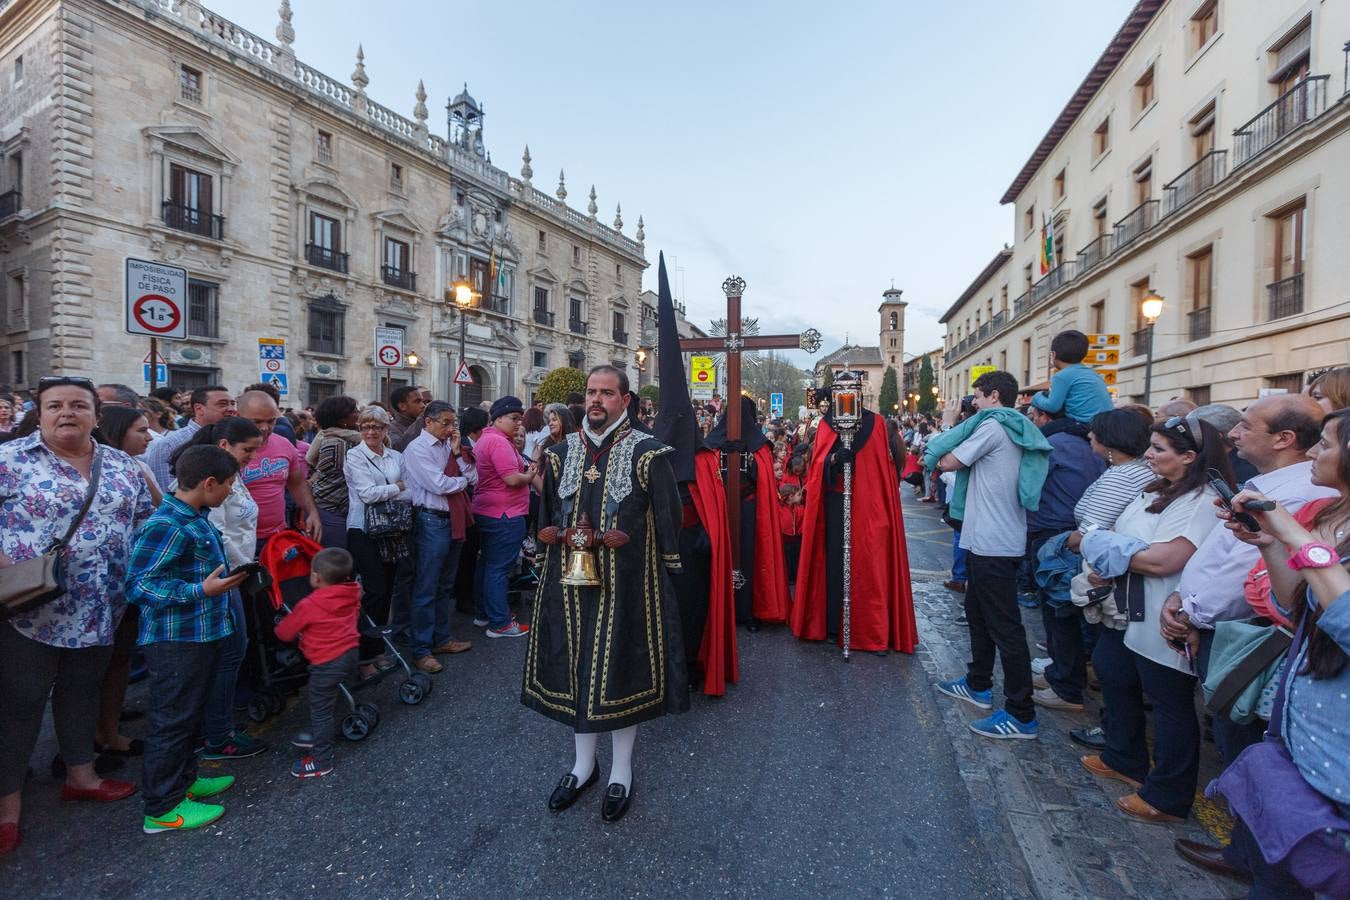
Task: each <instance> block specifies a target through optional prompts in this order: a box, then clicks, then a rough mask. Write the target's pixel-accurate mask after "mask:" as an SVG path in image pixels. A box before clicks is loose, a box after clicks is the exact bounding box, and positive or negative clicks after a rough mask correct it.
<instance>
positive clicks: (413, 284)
mask: <svg viewBox="0 0 1350 900" xmlns="http://www.w3.org/2000/svg"><path fill="white" fill-rule="evenodd" d="M380 274H381V276H382V277H383V278H384V283H385V284H387V285H389V286H390V287H396V288H403V290H405V291H415V290H417V273H416V272H409V271H408V270H407V269H397V268H394V267H393V266H380Z"/></svg>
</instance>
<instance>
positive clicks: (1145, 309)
mask: <svg viewBox="0 0 1350 900" xmlns="http://www.w3.org/2000/svg"><path fill="white" fill-rule="evenodd" d="M1162 311H1163V298H1162V296H1161V295H1160V294H1158V292H1157V291H1155V290H1153V288H1149V289H1148V293H1146V294H1144V296H1143V298H1141V299H1140V301H1139V314H1140V315H1142V316H1143V317H1144V322H1145V323H1147V324H1148V345H1147V347H1146V348H1145V351H1144V352H1145V358H1144V405H1145V406H1148V407H1150V408H1152V404H1151V402H1150V400H1151V398H1152V396H1153V325H1154V323H1156V322H1157V321H1158V317H1159V316H1161V315H1162Z"/></svg>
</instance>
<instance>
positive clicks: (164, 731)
mask: <svg viewBox="0 0 1350 900" xmlns="http://www.w3.org/2000/svg"><path fill="white" fill-rule="evenodd" d="M238 472H239V464H238V463H237V462H235V459H234V457H233V456H231V455H230V454H229V453H228V452H226V451H225V450H223V449H221V448H220V447H215V446H209V445H203V446H197V447H189V448H188V449H187V450H185V451H183V454H182V455H181V456H179V457H178V460H177V462H176V463H175V465H174V473H175V475H176V476H177V478H178V489H177V490H176V491H175V492H174V493H173V494H172V495H170V496H168V497H165V498H164V502H163V503H161V504H160V506H159V508H158V509H157V510H155V513H154V515H152V516H151V517H150V518H149V519H147V520H146V522H145V524H144V525H143V526H141V530H140V532H139V534H137V536H136V546H135V548H134V549H133V550H132V553H131V564H130V576H129V577H128V579H127V585H128V586H127V599H128V600H130V601H131V602H132V603H135V604H136V605H137V606H139V607H140V608H141V625H140V635H139V638H138V643H139V644H140V645H141V648H142V650H143V651H144V653H145V660H146V664H147V666H148V668H149V670H150V677H149V688H150V689H149V696H150V705H149V710H148V712H149V720H150V732H149V734H148V735H147V736H146V739H145V764H144V768H143V771H142V775H141V780H142V790H141V796H142V797H144V799H145V822H144V825H143V828H144V831H145V832H146V833H147V834H155V833H157V832H160V831H180V830H187V829H190V828H201V827H202V826H203V825H209V824H211V823H212V822H214V821H215V820H216V819H219V818H220V817H221V816H222V815H224V814H225V808H224V807H223V806H217V805H215V804H210V803H201V802H199V801H201V800H203V799H205V798H207V797H213V796H215V795H216V794H219V793H221V792H222V791H224V790H226V789H228V788H229V787H230V786H231V785H233V784H234V777H233V776H225V777H222V778H198V777H197V755H196V752H195V749H196V748H195V741H196V735H197V732H198V730H199V728H200V727H201V722H202V716H203V715H204V713H205V710H206V699H207V694H208V692H209V690H210V687H211V677H212V673H213V672H214V670H215V668H216V662H217V660H218V659H219V657H220V654H221V652H222V646H223V644H224V639H225V638H227V637H229V636H230V635H231V634H233V633H234V629H235V628H236V627H239V628H242V627H243V625H244V623H242V622H238V623H236V622H234V621H232V618H231V616H230V603H229V597H228V594H229V592H230V591H232V590H234V589H235V588H236V587H238V586H239V585H240V584H241V583H242V582H243V580H244V579H245V578H246V577H247V574H248V573H247V572H240V573H237V574H234V575H225V574H224V573H225V551H224V548H223V546H222V544H221V539H220V533H219V532H217V531H216V528H215V526H214V525H212V524H211V522H210V520H208V519H207V512H208V511H209V510H211V509H213V508H214V507H217V506H219V505H220V504H221V503H223V502H225V499H226V498H227V497H229V496H230V488H231V485H232V484H233V482H234V479H235V477H236V476H237V474H238Z"/></svg>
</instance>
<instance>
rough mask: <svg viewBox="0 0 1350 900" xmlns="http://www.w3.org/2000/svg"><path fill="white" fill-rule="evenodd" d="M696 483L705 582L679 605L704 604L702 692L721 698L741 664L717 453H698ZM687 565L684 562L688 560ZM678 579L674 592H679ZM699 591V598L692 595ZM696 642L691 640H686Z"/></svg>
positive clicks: (700, 653) (693, 487)
mask: <svg viewBox="0 0 1350 900" xmlns="http://www.w3.org/2000/svg"><path fill="white" fill-rule="evenodd" d="M694 474H695V479H694V480H693V481H690V482H689V483H688V484H689V495H690V498H691V499H692V500H693V503H694V508H695V510H696V511H697V513H698V517H699V521H700V522H701V523H702V525H703V528H704V529H705V531H706V533H707V536H708V544H709V547H710V551H709V555H708V566H707V581H706V583H704V584H703V585H701V587H702V588H703V589H704V590H706V593H703V592H702V591H699V586H694V585H690V586H689V587H688V591H689V592H690V594H692V595H693V596H687V597H681V598H680V600H681V602H687V603H699V604H700V605H701V604H702V603H703V602H705V600H706V603H707V611H706V618H705V619H704V621H703V631H702V634H701V635H699V636H698V640H699V646H698V663H699V667H700V668H701V669H702V671H703V693H705V694H707V695H708V696H710V697H720V696H722V695H723V694H725V693H726V692H727V683H728V682H730V683H732V684H734V683H736V682H737V681H739V680H740V661H739V654H738V653H737V649H736V601H735V595H734V594H733V593H732V589H731V538H730V533H729V531H728V530H727V491H726V487H725V486H724V485H723V484H722V478H721V475H720V474H719V472H718V468H717V454H716V453H713V452H711V451H708V450H699V451H697V452H696V453H695V454H694ZM686 565H688V563H687V562H686ZM679 587H680V585H679V583H678V581H677V586H676V589H677V590H679ZM695 591H698V594H695V593H694V592H695ZM689 639H690V640H692V639H694V638H693V636H690V637H689Z"/></svg>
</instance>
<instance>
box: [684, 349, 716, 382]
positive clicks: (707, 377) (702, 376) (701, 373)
mask: <svg viewBox="0 0 1350 900" xmlns="http://www.w3.org/2000/svg"><path fill="white" fill-rule="evenodd" d="M689 384H690V385H692V386H693V387H716V385H717V368H716V363H715V362H714V361H713V358H712V357H711V356H694V357H690V359H689Z"/></svg>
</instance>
